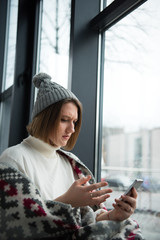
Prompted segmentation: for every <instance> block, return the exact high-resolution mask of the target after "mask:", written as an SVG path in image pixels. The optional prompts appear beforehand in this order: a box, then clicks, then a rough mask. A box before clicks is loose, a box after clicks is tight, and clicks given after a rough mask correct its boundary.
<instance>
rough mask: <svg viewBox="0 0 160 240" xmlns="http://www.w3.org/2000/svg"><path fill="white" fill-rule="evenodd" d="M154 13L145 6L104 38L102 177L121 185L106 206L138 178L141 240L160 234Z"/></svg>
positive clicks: (153, 6)
mask: <svg viewBox="0 0 160 240" xmlns="http://www.w3.org/2000/svg"><path fill="white" fill-rule="evenodd" d="M159 9H160V2H159V1H158V0H156V1H148V2H146V3H145V4H143V5H142V6H141V7H139V8H138V9H136V10H135V11H134V12H133V13H131V14H129V15H128V16H127V17H125V18H124V19H122V20H121V21H120V22H119V23H117V24H116V25H114V26H113V27H112V28H110V29H109V30H108V31H106V33H105V39H106V40H105V41H106V42H105V46H106V51H105V66H104V89H103V91H104V93H103V149H102V156H103V157H102V177H103V178H105V179H106V180H107V179H113V180H114V181H117V176H118V180H120V182H119V185H118V186H119V187H116V188H115V189H114V190H115V191H114V193H113V195H112V197H111V198H110V200H108V201H107V203H108V204H109V205H110V207H111V206H112V205H111V204H112V202H113V199H114V197H119V196H120V194H122V193H123V191H124V189H125V188H126V186H125V183H126V178H127V179H130V180H133V179H135V178H138V177H139V178H143V180H144V183H143V185H142V188H141V189H140V191H139V197H138V205H137V212H136V213H135V215H136V217H135V219H137V220H138V222H139V223H140V226H141V227H142V230H143V233H144V235H145V237H146V239H158V237H159V233H160V230H159V228H158V225H159V224H160V218H159V203H158V199H159V195H160V161H159V159H160V150H159V149H160V146H159V144H160V109H159V103H160V95H159V88H160V79H159V74H160V73H159V66H158V64H159V58H160V57H159V56H160V49H159V41H160V27H159V21H160V16H159ZM115 178H116V179H115ZM111 184H113V183H111ZM128 184H129V183H128ZM122 186H123V188H124V189H123V190H122ZM107 206H108V205H107ZM142 212H143V213H142ZM147 220H148V221H149V222H150V223H151V224H149V225H148V224H146V221H147Z"/></svg>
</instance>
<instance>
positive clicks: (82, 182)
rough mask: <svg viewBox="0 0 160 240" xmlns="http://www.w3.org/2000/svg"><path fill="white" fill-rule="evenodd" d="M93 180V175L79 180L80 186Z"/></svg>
mask: <svg viewBox="0 0 160 240" xmlns="http://www.w3.org/2000/svg"><path fill="white" fill-rule="evenodd" d="M90 179H91V175H88V176H87V177H82V178H80V179H78V180H77V183H78V185H82V184H86V183H87V182H88V181H89V180H90Z"/></svg>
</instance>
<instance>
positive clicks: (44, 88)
mask: <svg viewBox="0 0 160 240" xmlns="http://www.w3.org/2000/svg"><path fill="white" fill-rule="evenodd" d="M33 83H34V85H35V87H37V88H38V93H37V98H36V102H35V105H34V108H33V112H32V118H34V117H35V116H36V115H37V114H38V113H40V112H41V111H43V110H44V109H45V108H47V107H49V106H50V105H52V104H53V103H56V102H59V101H61V100H63V99H75V100H78V99H77V97H76V96H75V95H74V94H73V93H72V92H71V91H70V90H69V89H66V88H64V87H62V86H61V85H59V84H57V83H55V82H51V77H50V76H49V75H48V74H46V73H39V74H37V75H35V76H34V77H33Z"/></svg>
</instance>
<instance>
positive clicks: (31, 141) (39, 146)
mask: <svg viewBox="0 0 160 240" xmlns="http://www.w3.org/2000/svg"><path fill="white" fill-rule="evenodd" d="M23 142H24V143H26V144H28V145H30V146H31V147H32V148H34V149H36V150H37V151H38V152H40V153H41V154H43V155H44V156H45V157H47V158H49V157H53V156H55V155H57V152H56V151H57V150H58V149H59V147H54V146H51V145H49V144H48V143H46V142H44V141H42V140H40V139H39V138H35V137H32V136H29V137H27V138H26V139H24V140H23Z"/></svg>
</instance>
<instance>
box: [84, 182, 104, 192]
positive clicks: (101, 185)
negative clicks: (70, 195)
mask: <svg viewBox="0 0 160 240" xmlns="http://www.w3.org/2000/svg"><path fill="white" fill-rule="evenodd" d="M107 185H108V183H107V182H98V183H94V184H91V185H89V186H87V187H86V190H87V191H93V190H96V189H98V188H101V187H105V186H107Z"/></svg>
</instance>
